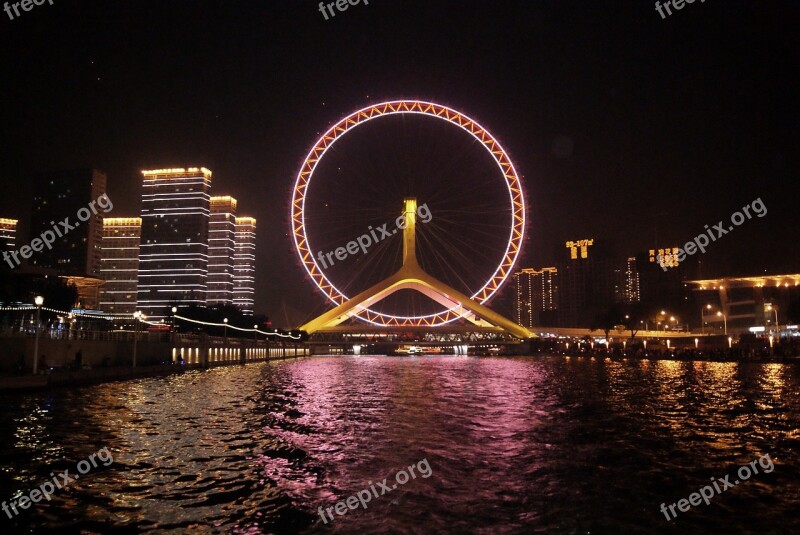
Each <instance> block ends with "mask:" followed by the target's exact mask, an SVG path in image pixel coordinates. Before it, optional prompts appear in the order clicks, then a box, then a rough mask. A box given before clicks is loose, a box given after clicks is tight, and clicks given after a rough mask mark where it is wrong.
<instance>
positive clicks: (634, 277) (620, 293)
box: [614, 257, 642, 304]
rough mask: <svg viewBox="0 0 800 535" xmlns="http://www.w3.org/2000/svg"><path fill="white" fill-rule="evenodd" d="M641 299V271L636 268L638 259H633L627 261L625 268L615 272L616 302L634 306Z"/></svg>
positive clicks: (617, 269)
mask: <svg viewBox="0 0 800 535" xmlns="http://www.w3.org/2000/svg"><path fill="white" fill-rule="evenodd" d="M641 299H642V296H641V291H640V288H639V270H638V268H637V267H636V258H635V257H631V258H628V259H627V260H626V261H625V265H624V267H619V268H616V269H615V270H614V301H616V302H617V303H626V304H633V303H638V302H639V301H641Z"/></svg>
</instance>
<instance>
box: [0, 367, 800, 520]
mask: <svg viewBox="0 0 800 535" xmlns="http://www.w3.org/2000/svg"><path fill="white" fill-rule="evenodd" d="M0 399H1V400H2V403H3V406H4V410H3V411H2V415H1V416H0V500H5V501H6V502H9V501H11V499H12V497H14V496H16V495H17V494H19V493H25V494H26V495H28V494H29V491H30V490H31V489H34V488H37V487H39V486H40V485H41V484H43V483H44V482H46V481H48V480H51V479H52V477H53V476H50V473H51V472H53V473H54V474H58V473H61V472H63V471H64V470H69V474H74V475H77V474H78V471H77V468H76V466H80V465H77V463H79V461H81V460H83V459H87V458H89V457H90V455H92V454H96V455H97V452H98V451H99V450H101V449H102V448H108V450H107V451H108V452H110V455H112V456H113V462H109V463H107V464H108V466H105V464H106V463H96V464H97V467H92V468H91V469H90V470H85V472H86V473H83V471H81V474H80V479H76V480H74V481H71V482H69V483H67V484H65V486H64V488H63V489H60V490H56V491H55V492H54V493H53V494H52V496H51V497H50V500H49V501H46V500H41V501H40V502H39V503H33V504H29V507H28V508H27V509H25V510H23V509H21V508H20V507H19V506H17V510H18V511H19V514H18V515H14V514H13V512H12V514H11V516H12V517H13V518H11V519H9V518H8V516H9V515H8V514H6V513H0V523H2V524H3V525H4V526H6V527H8V526H11V530H12V531H13V532H49V531H58V532H60V533H64V532H79V531H82V532H85V533H111V532H127V533H135V532H143V531H149V532H157V533H186V532H192V533H303V532H308V533H315V532H319V533H326V532H330V533H485V534H489V533H492V534H494V533H532V532H539V533H545V532H546V533H575V534H578V533H654V532H655V533H660V532H664V533H705V532H715V533H745V532H754V533H755V532H758V533H790V532H794V533H800V515H798V514H797V512H798V511H799V510H800V429H799V428H800V367H798V366H797V365H791V364H755V363H712V362H676V361H634V360H623V361H612V360H598V359H594V358H588V357H580V358H578V357H572V358H566V357H535V358H533V357H531V358H523V357H520V358H502V357H501V358H475V357H443V356H436V357H313V358H305V359H298V360H290V361H279V362H270V363H259V364H249V365H245V366H229V367H219V368H214V369H210V370H205V371H203V370H196V371H189V372H186V373H183V374H180V375H173V376H168V377H154V378H146V379H138V380H130V381H124V382H116V383H108V384H102V385H94V386H87V387H76V388H73V389H66V388H63V389H56V390H51V391H48V392H35V393H25V394H20V393H15V394H2V395H0ZM765 455H769V461H770V462H771V463H774V464H772V466H773V470H771V471H769V473H766V472H767V470H768V469H767V468H766V462H765V457H764V456H765ZM758 459H762V462H764V463H765V464H763V465H760V464H759V463H758V462H756V463H755V464H754V465H750V463H751V462H752V461H757V460H758ZM84 465H85V466H88V464H86V463H85V464H84ZM412 465H413V466H414V468H415V469H416V470H415V477H407V479H408V480H407V481H404V482H403V481H401V483H403V484H398V483H397V481H398V480H397V479H396V478H395V476H396V474H398V472H399V471H401V470H402V471H404V472H405V473H406V474H408V472H409V469H408V467H409V466H412ZM743 465H750V466H755V467H756V468H758V469H759V473H758V474H753V475H752V476H750V477H749V478H748V479H747V480H746V481H744V480H743V481H741V482H740V483H739V484H738V485H736V486H735V487H734V488H730V489H727V490H725V491H724V492H721V493H719V494H715V495H714V496H713V497H711V498H710V500H709V501H710V504H709V505H706V504H705V503H701V504H700V505H697V506H692V507H691V508H689V509H688V511H685V512H680V511H678V510H677V509H675V511H676V512H677V518H670V520H667V518H666V516H669V515H665V514H664V513H663V512H662V511H661V510H660V506H661V504H662V503H665V504H666V505H667V506H669V505H670V504H673V503H677V502H678V500H680V499H682V498H688V497H689V496H690V494H692V493H694V492H697V491H698V490H699V489H700V488H701V487H703V486H705V485H707V484H710V481H711V480H712V478H713V479H714V480H719V479H723V478H724V477H725V476H726V475H727V474H733V475H734V476H735V474H737V470H738V469H739V468H740V467H741V466H743ZM428 468H429V470H428ZM425 476H427V477H425ZM55 477H58V476H57V475H56V476H55ZM384 478H386V480H387V486H388V491H387V489H386V488H383V487H380V486H379V485H376V484H377V483H379V482H382V481H383V480H384ZM403 479H405V478H403ZM737 479H738V478H737ZM733 480H734V477H731V478H730V481H731V482H733ZM392 485H395V488H392ZM720 486H721V485H720ZM372 488H374V489H376V490H375V491H372V490H371V489H372ZM381 488H383V490H380V489H381ZM359 491H364V492H362V494H361V495H362V498H364V499H365V501H364V503H365V504H366V505H367V508H366V509H364V508H362V507H361V504H360V503H358V505H357V506H356V508H353V509H349V508H347V506H346V505H345V506H340V510H342V509H346V513H345V514H343V515H339V514H337V512H336V509H335V506H336V503H337V502H339V501H342V500H346V499H347V498H348V497H349V496H352V495H356V494H357V493H359ZM381 493H383V494H381ZM376 495H377V496H376ZM366 496H369V502H368V503H367V502H366ZM355 501H357V500H355ZM355 501H354V500H351V503H355ZM320 507H321V508H322V511H323V514H324V515H327V513H325V509H326V508H333V509H332V511H331V512H332V516H333V519H331V518H330V517H328V516H326V520H325V521H324V522H323V520H322V518H321V516H320V514H319V510H320V509H319V508H320Z"/></svg>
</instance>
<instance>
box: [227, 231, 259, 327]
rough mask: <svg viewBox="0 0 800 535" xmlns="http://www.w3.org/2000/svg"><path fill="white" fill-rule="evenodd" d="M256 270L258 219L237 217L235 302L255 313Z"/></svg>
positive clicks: (234, 267)
mask: <svg viewBox="0 0 800 535" xmlns="http://www.w3.org/2000/svg"><path fill="white" fill-rule="evenodd" d="M255 272H256V220H255V219H253V218H252V217H237V218H236V253H235V255H234V263H233V304H234V305H236V306H237V307H239V308H240V309H241V310H242V312H244V313H245V314H251V315H252V314H253V307H254V302H255V293H256V292H255Z"/></svg>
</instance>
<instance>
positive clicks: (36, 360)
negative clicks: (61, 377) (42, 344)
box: [33, 295, 44, 375]
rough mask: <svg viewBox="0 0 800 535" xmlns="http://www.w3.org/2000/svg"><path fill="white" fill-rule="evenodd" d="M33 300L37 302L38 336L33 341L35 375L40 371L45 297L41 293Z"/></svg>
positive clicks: (36, 326)
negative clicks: (42, 316)
mask: <svg viewBox="0 0 800 535" xmlns="http://www.w3.org/2000/svg"><path fill="white" fill-rule="evenodd" d="M33 302H34V303H35V304H36V325H35V328H36V338H35V341H34V342H33V375H36V374H37V373H39V318H41V314H42V305H43V304H44V297H43V296H41V295H37V296H36V297H34V298H33Z"/></svg>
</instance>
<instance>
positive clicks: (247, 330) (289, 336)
mask: <svg viewBox="0 0 800 535" xmlns="http://www.w3.org/2000/svg"><path fill="white" fill-rule="evenodd" d="M174 317H175V318H176V319H179V320H183V321H188V322H191V323H197V324H198V325H208V326H211V327H226V326H227V327H228V329H234V330H236V331H242V332H246V333H260V334H264V335H269V336H280V337H281V338H291V339H292V340H300V338H301V337H300V336H293V335H291V334H283V333H279V332H278V331H275V332H271V333H270V332H266V331H262V330H260V329H245V328H242V327H235V326H233V325H228V324H227V323H214V322H211V321H200V320H194V319H191V318H187V317H185V316H181V315H178V314H175V315H174Z"/></svg>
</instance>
